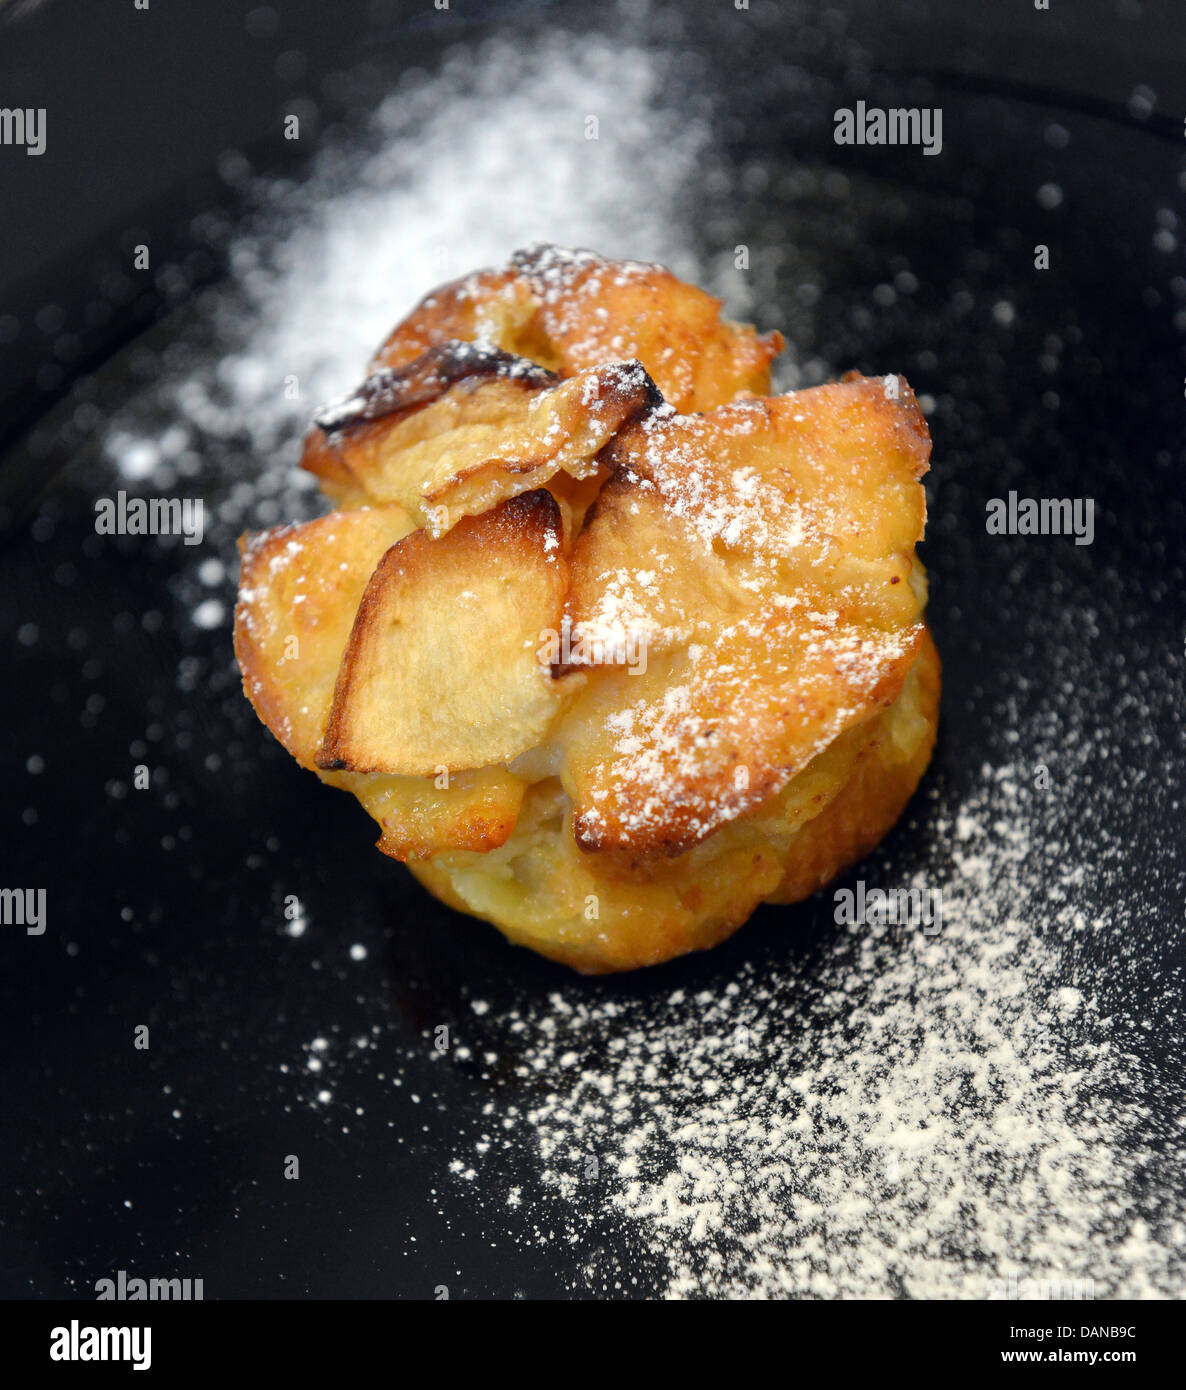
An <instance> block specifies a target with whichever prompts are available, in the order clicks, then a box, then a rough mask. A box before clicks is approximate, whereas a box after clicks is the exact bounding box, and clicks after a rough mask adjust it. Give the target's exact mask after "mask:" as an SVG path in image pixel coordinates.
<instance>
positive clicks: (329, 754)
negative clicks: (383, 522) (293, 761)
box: [317, 490, 580, 776]
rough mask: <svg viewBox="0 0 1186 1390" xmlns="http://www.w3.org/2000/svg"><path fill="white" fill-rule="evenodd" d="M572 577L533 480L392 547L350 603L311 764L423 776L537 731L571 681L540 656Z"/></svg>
mask: <svg viewBox="0 0 1186 1390" xmlns="http://www.w3.org/2000/svg"><path fill="white" fill-rule="evenodd" d="M567 587H568V564H567V561H566V560H565V558H564V554H563V549H562V546H561V519H560V513H559V509H558V507H557V505H556V503H555V501H554V500H553V499H552V497H551V496H549V494H548V493H547V492H544V491H542V490H541V491H538V492H532V493H526V494H524V495H522V496H521V497H517V498H514V499H512V500H511V501H508V502H504V503H502V504H501V505H500V506H498V507H497V508H495V509H494V510H493V511H489V512H486V513H484V514H483V515H481V516H479V517H470V518H466V519H465V520H463V521H461V522H459V523H458V524H457V526H455V527H454V528H453V529H452V530H451V531H449V532H448V533H447V534H446V535H445V536H442V537H441V538H440V539H438V540H434V539H432V537H430V536H429V535H427V533H425V532H423V531H418V532H416V533H414V534H413V535H411V536H408V537H406V538H405V539H404V540H402V541H401V542H400V543H399V544H398V545H396V546H393V547H392V549H391V550H389V551H388V552H387V554H386V555H385V556H384V557H383V559H382V561H381V562H380V564H379V566H378V568H377V569H376V570H375V573H374V575H373V576H372V578H371V581H370V583H369V584H368V585H367V590H366V593H365V594H364V596H363V599H362V602H361V604H360V606H359V610H358V617H357V619H356V621H355V624H354V629H353V631H352V633H351V635H350V641H349V643H348V645H347V648H346V653H345V656H344V658H343V660H342V668H341V671H340V672H339V674H338V681H337V686H336V689H335V692H334V703H333V709H332V712H331V714H330V719H329V724H328V726H327V729H326V735H325V740H324V743H323V745H322V748H321V750H320V752H319V754H318V757H317V763H318V766H319V767H322V768H325V769H348V770H351V771H354V772H390V773H398V774H400V775H405V776H428V775H431V774H433V773H435V772H436V771H437V769H439V768H441V767H445V768H447V769H449V770H450V771H451V772H452V771H459V770H464V769H469V768H479V767H486V766H488V765H490V764H493V763H502V762H506V761H508V760H509V759H511V758H514V757H516V756H518V755H519V754H520V753H523V752H525V751H526V750H528V749H529V748H531V747H532V746H533V745H535V744H537V743H539V742H540V741H541V740H542V739H543V738H544V736H545V735H546V734H547V732H548V729H549V727H550V726H551V724H552V723H553V722H554V720H555V719H556V717H557V715H558V714H559V713H560V711H561V709H562V708H563V705H564V703H565V701H566V700H567V698H568V697H569V696H570V694H571V693H572V692H573V690H574V688H575V687H574V684H573V681H572V678H569V680H567V681H563V680H562V681H557V680H554V679H553V678H552V676H551V672H550V670H549V668H548V667H547V666H546V665H545V664H544V663H543V662H542V661H541V659H540V655H539V652H540V647H541V643H542V642H543V640H544V635H545V633H546V632H547V631H550V630H555V629H556V628H557V627H558V625H559V622H560V618H561V614H562V611H563V606H564V595H565V593H566V591H567ZM579 679H580V678H579V677H577V680H578V681H579Z"/></svg>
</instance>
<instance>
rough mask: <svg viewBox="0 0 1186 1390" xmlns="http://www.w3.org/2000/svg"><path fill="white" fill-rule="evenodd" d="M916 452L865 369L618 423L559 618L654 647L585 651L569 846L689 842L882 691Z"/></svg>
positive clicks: (906, 621)
mask: <svg viewBox="0 0 1186 1390" xmlns="http://www.w3.org/2000/svg"><path fill="white" fill-rule="evenodd" d="M928 453H929V437H928V436H927V434H926V427H925V423H923V422H922V416H921V412H920V411H919V410H918V407H917V404H916V403H915V402H914V399H913V396H912V395H911V394H910V391H909V387H908V386H906V385H905V384H904V383H898V384H897V385H896V387H895V390H894V392H893V393H892V394H891V393H887V392H886V389H885V387H884V384H883V383H882V382H880V381H866V380H863V379H854V380H849V381H846V382H842V383H838V384H835V385H832V386H827V387H818V388H815V389H814V390H813V391H804V392H799V393H796V394H793V395H788V396H781V397H774V398H767V399H762V400H751V401H744V402H734V403H733V404H731V405H728V406H722V407H720V408H719V409H718V410H716V411H712V412H709V413H708V414H706V415H704V416H700V417H679V416H666V417H664V416H659V417H651V418H650V419H648V420H647V421H645V422H643V423H642V424H641V425H639V426H636V427H634V428H632V429H630V430H628V431H626V432H624V434H623V435H622V436H621V438H620V439H619V440H618V442H617V444H616V445H615V447H614V450H613V454H614V457H615V458H616V459H617V460H618V461H619V465H620V467H619V472H618V473H616V474H615V476H614V478H613V479H612V480H611V482H610V483H609V484H607V486H606V487H605V488H604V489H603V491H602V493H601V496H600V498H599V499H598V503H597V506H596V509H595V511H594V513H593V515H592V516H591V518H590V520H589V522H588V525H587V526H586V528H585V530H584V531H583V532H582V534H581V536H580V537H579V539H578V541H577V544H576V547H575V550H574V554H573V561H572V568H573V582H572V595H571V599H570V604H569V609H568V612H567V614H566V617H567V619H568V621H569V623H570V627H571V632H572V634H573V647H574V650H575V651H576V652H577V653H578V654H579V653H580V652H581V651H582V650H583V649H585V648H587V647H589V646H592V643H591V642H582V640H581V639H582V637H583V636H586V635H588V634H593V635H596V636H598V637H600V638H601V639H602V642H603V644H608V645H610V646H611V647H612V643H609V639H610V638H611V637H613V636H615V635H616V638H617V642H618V645H619V648H620V649H624V650H631V649H633V650H635V651H638V650H640V649H645V651H646V659H645V662H643V663H637V664H636V665H635V667H634V669H633V670H631V669H629V668H627V667H624V666H623V665H621V664H608V665H590V666H589V667H588V670H587V674H588V681H587V684H586V686H585V688H584V690H583V692H582V693H581V695H580V696H579V698H578V699H577V700H576V701H575V703H574V704H573V706H572V708H571V709H570V710H569V711H568V713H567V714H566V715H565V718H564V720H563V722H562V724H561V725H560V727H559V729H558V730H557V733H556V739H557V741H558V742H559V743H561V744H562V746H563V748H564V771H563V778H564V784H565V788H566V790H567V791H568V792H569V794H570V796H571V797H572V799H573V802H574V814H573V831H574V834H575V835H576V838H577V842H578V843H579V844H580V845H581V846H582V847H583V848H585V849H587V850H591V851H598V850H604V851H612V852H620V853H623V854H626V855H646V854H655V853H669V854H678V853H681V852H682V851H684V850H686V849H687V848H688V847H689V846H691V845H693V844H696V843H698V842H699V841H700V840H702V839H703V838H705V837H706V836H708V835H710V834H712V833H713V832H714V831H715V830H717V829H718V828H719V827H720V826H721V825H723V824H724V823H726V822H727V821H729V820H732V819H733V818H735V817H737V816H739V815H742V814H744V813H747V812H750V811H752V810H753V809H754V808H756V807H758V806H760V805H762V804H763V803H764V802H765V801H767V800H768V799H769V798H770V797H771V796H773V795H775V794H777V793H778V792H779V791H780V790H781V789H782V788H783V787H784V786H785V785H786V784H787V783H788V782H789V781H790V780H791V779H792V778H793V777H794V776H795V775H796V774H797V773H798V772H799V771H800V770H801V769H802V768H804V767H805V766H806V765H807V764H808V763H809V762H810V761H811V760H812V759H813V758H814V757H815V756H817V754H818V753H820V752H821V751H822V749H824V748H825V747H827V746H828V744H829V743H831V742H832V741H833V740H834V739H836V738H837V737H838V736H839V735H840V734H841V733H843V732H844V731H845V730H847V729H849V728H852V727H854V726H856V725H858V724H860V723H861V722H862V721H864V720H867V719H870V718H872V717H873V716H874V715H876V714H877V713H878V712H879V711H881V710H883V709H885V708H886V707H887V706H888V705H890V704H891V703H892V702H893V701H894V700H895V699H896V697H897V695H898V693H899V691H900V690H901V688H902V684H903V682H904V680H905V678H906V673H907V672H908V671H909V669H910V667H911V665H912V664H913V662H914V659H915V657H916V655H917V653H918V651H919V648H920V644H921V642H922V640H923V625H922V612H923V606H924V602H925V585H924V583H923V580H922V575H921V569H919V568H916V566H915V563H914V560H913V551H914V546H915V543H916V542H917V540H918V539H919V538H920V536H921V533H922V527H923V523H924V520H925V498H924V495H923V490H922V487H921V485H920V482H919V479H920V478H921V476H922V474H923V472H924V471H925V469H926V464H927V457H928ZM572 665H574V666H576V667H580V665H581V662H580V660H579V656H578V659H577V660H575V661H573V663H572ZM640 667H641V668H642V669H640Z"/></svg>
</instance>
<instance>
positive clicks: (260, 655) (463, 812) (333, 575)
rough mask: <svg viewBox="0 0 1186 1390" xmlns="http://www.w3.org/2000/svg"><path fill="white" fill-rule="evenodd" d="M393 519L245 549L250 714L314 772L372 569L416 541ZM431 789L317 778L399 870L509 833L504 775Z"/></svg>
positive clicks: (513, 794) (361, 517) (513, 793)
mask: <svg viewBox="0 0 1186 1390" xmlns="http://www.w3.org/2000/svg"><path fill="white" fill-rule="evenodd" d="M411 529H412V528H411V522H410V521H409V519H408V517H407V515H406V514H405V513H404V512H403V511H402V510H401V509H400V508H399V507H375V508H372V509H371V510H369V511H360V512H335V513H331V514H330V515H329V516H325V517H321V518H319V519H318V520H317V521H310V522H306V523H305V524H304V525H302V526H284V527H277V528H276V529H275V530H272V531H265V532H262V533H260V534H258V535H254V536H248V537H244V539H243V541H242V542H240V548H241V551H242V556H243V560H242V573H241V578H240V591H239V603H238V606H237V608H236V610H235V654H236V656H237V657H238V660H239V666H240V669H241V670H242V672H243V688H244V690H245V691H246V692H247V695H248V698H249V699H250V700H251V703H252V704H253V705H254V706H255V710H256V713H257V714H258V715H259V717H260V718H261V719H262V720H263V722H264V723H265V724H266V725H267V726H268V728H269V729H271V731H272V732H273V733H274V734H275V735H276V737H277V738H278V739H279V740H280V742H281V743H282V744H283V745H284V746H285V748H287V749H288V751H289V752H290V753H291V754H292V755H293V757H295V758H296V759H297V761H298V762H300V763H301V764H302V765H303V766H305V767H313V760H314V757H315V755H316V752H317V749H318V747H319V746H320V743H321V738H322V735H323V733H324V731H325V725H326V720H327V719H328V717H329V712H330V705H331V703H332V701H333V691H334V682H335V680H336V679H337V674H338V668H339V667H340V666H341V664H342V655H343V653H344V651H345V649H346V642H347V640H348V638H349V636H350V629H351V628H352V627H353V625H354V618H355V614H356V613H357V611H358V605H359V602H360V601H361V599H362V595H363V592H364V591H365V589H366V585H367V581H368V579H369V578H370V576H371V574H372V573H373V572H374V569H375V566H376V565H377V564H378V562H379V561H380V560H381V559H382V558H383V556H384V554H385V553H386V552H387V551H388V550H389V549H390V547H391V546H392V545H393V544H394V543H395V542H396V541H397V540H399V539H400V538H401V537H403V536H405V535H407V534H408V533H409V532H410V530H411ZM443 772H444V769H434V775H433V776H432V777H383V776H374V777H367V776H362V775H360V774H358V773H342V772H322V773H320V774H319V775H320V776H321V778H322V780H323V781H325V782H328V783H330V784H331V785H332V786H336V787H341V788H343V789H344V790H346V791H350V792H353V793H354V795H355V796H357V798H358V799H359V801H360V802H362V804H363V806H364V807H365V809H366V810H367V811H368V812H369V814H370V815H372V816H373V817H374V818H375V820H376V821H378V823H379V826H380V828H381V830H382V832H383V835H382V839H381V840H380V842H379V843H380V848H381V849H382V850H383V851H384V852H385V853H387V854H390V855H392V856H393V857H394V858H396V859H405V860H406V859H414V858H418V857H420V856H423V855H426V854H432V853H435V852H437V851H439V850H442V849H448V848H453V849H461V848H467V849H471V850H475V851H485V850H490V849H493V848H495V847H496V846H497V845H501V844H502V843H504V841H505V840H506V839H507V837H508V836H509V835H510V833H511V831H512V830H513V829H514V826H515V820H516V818H517V816H518V814H519V808H520V806H521V805H522V802H523V793H524V790H525V784H524V783H523V782H522V781H521V780H520V779H519V778H517V777H514V776H512V774H511V773H510V772H508V771H507V769H506V768H503V767H492V768H479V769H477V770H475V771H473V772H465V773H459V774H457V775H455V776H444V775H442V773H443Z"/></svg>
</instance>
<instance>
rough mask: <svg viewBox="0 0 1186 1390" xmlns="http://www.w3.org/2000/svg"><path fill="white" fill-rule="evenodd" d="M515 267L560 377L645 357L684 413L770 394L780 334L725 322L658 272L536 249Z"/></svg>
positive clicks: (702, 296)
mask: <svg viewBox="0 0 1186 1390" xmlns="http://www.w3.org/2000/svg"><path fill="white" fill-rule="evenodd" d="M512 264H513V265H514V266H515V268H516V269H517V270H518V271H519V273H520V274H521V275H522V276H523V277H524V278H525V279H526V281H527V283H528V285H529V286H530V287H531V290H532V292H533V294H534V296H535V299H536V303H537V305H538V306H539V307H538V324H539V330H540V331H541V332H542V336H543V337H544V339H545V340H546V341H547V342H548V344H549V345H550V347H551V351H552V356H553V359H554V361H555V363H556V370H558V371H559V372H560V374H561V375H562V376H570V375H572V374H573V373H574V372H579V371H582V370H583V369H585V368H586V367H589V366H591V365H592V364H593V363H595V362H604V361H605V360H606V359H607V358H618V357H637V358H638V359H639V361H641V362H642V364H643V366H644V367H646V369H647V371H648V372H649V373H650V374H651V376H652V377H653V378H654V381H655V384H656V385H657V386H658V388H659V390H660V391H661V392H662V393H663V397H664V399H665V400H666V401H668V402H669V403H670V404H671V405H672V406H673V407H674V408H675V409H676V410H678V411H699V410H711V409H712V408H713V407H714V406H717V405H722V404H724V403H725V402H726V401H730V400H732V399H733V398H734V397H735V396H737V395H738V394H740V393H745V392H755V393H759V394H760V393H764V392H766V391H769V389H770V363H771V362H772V361H773V360H774V358H775V357H777V355H778V354H779V353H780V352H781V351H782V348H783V341H784V340H783V336H782V334H781V333H777V332H774V333H763V334H759V333H757V332H755V331H754V329H753V328H752V327H751V326H750V325H749V324H737V323H731V322H729V321H728V320H725V319H722V318H721V316H720V314H721V301H720V300H719V299H717V298H715V297H714V296H713V295H711V294H706V293H705V291H704V290H701V289H697V288H696V286H695V285H689V284H687V283H685V282H684V281H683V280H680V279H679V278H678V277H677V276H675V275H673V274H672V273H671V271H669V270H666V269H665V268H664V267H663V266H660V265H651V264H648V263H647V262H645V261H614V260H607V259H606V258H605V257H603V256H599V255H597V254H596V253H594V252H592V251H570V250H567V249H565V248H563V247H557V246H537V247H532V248H531V249H530V250H527V251H521V252H518V253H517V254H516V255H515V256H514V257H513V260H512Z"/></svg>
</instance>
